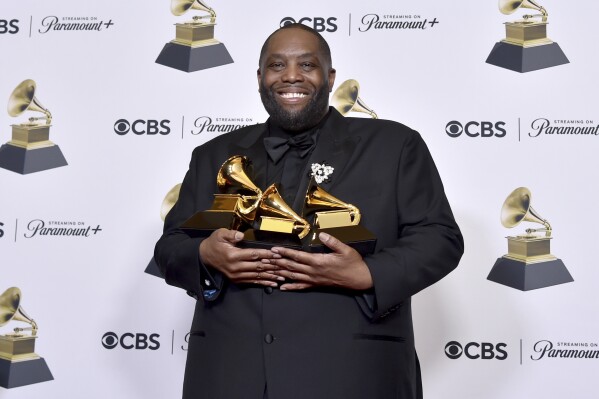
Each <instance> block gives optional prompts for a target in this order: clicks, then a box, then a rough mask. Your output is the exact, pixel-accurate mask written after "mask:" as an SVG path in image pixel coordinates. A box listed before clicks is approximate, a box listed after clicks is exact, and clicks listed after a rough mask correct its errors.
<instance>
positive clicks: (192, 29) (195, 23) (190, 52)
mask: <svg viewBox="0 0 599 399" xmlns="http://www.w3.org/2000/svg"><path fill="white" fill-rule="evenodd" d="M191 9H193V10H198V11H204V12H207V13H208V15H202V16H198V15H195V16H193V18H192V20H191V21H188V22H184V23H177V24H175V26H176V37H175V39H174V40H171V41H170V42H169V43H166V44H165V45H164V48H163V49H162V51H161V52H160V55H159V56H158V58H157V59H156V63H158V64H161V65H165V66H168V67H171V68H175V69H178V70H180V71H185V72H194V71H199V70H202V69H207V68H212V67H216V66H220V65H225V64H230V63H232V62H233V59H232V58H231V55H230V54H229V52H228V51H227V48H226V47H225V45H224V44H223V43H221V42H219V41H218V40H216V39H215V38H214V26H215V25H216V13H215V12H214V10H213V9H212V8H210V7H209V6H208V5H206V4H205V3H204V1H203V0H171V12H172V13H173V14H174V15H177V16H179V15H183V14H185V13H186V12H187V11H189V10H191Z"/></svg>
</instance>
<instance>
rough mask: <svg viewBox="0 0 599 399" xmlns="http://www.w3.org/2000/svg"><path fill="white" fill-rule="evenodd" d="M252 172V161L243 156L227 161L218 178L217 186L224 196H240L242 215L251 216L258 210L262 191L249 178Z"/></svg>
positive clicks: (233, 157)
mask: <svg viewBox="0 0 599 399" xmlns="http://www.w3.org/2000/svg"><path fill="white" fill-rule="evenodd" d="M250 172H251V162H250V160H249V159H248V158H247V157H245V156H241V155H234V156H232V157H230V158H229V159H227V160H226V161H225V162H224V163H223V165H222V166H221V167H220V169H219V171H218V174H217V176H216V184H217V185H218V189H219V190H220V192H221V193H223V194H233V195H235V194H238V195H240V196H241V198H240V201H239V202H238V210H239V212H240V213H241V214H242V215H249V214H250V213H252V212H254V211H255V210H256V207H257V206H258V202H259V200H260V197H261V196H262V190H260V188H259V187H258V186H256V185H255V184H254V182H252V180H251V179H250V178H249V177H248V174H249V173H250Z"/></svg>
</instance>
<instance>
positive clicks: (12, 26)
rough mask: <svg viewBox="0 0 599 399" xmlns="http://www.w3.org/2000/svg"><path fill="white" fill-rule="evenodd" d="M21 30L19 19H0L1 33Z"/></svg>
mask: <svg viewBox="0 0 599 399" xmlns="http://www.w3.org/2000/svg"><path fill="white" fill-rule="evenodd" d="M17 32H19V20H18V19H11V20H10V21H9V20H7V19H0V34H3V33H10V34H15V33H17Z"/></svg>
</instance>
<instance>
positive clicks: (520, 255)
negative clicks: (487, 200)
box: [487, 187, 574, 291]
mask: <svg viewBox="0 0 599 399" xmlns="http://www.w3.org/2000/svg"><path fill="white" fill-rule="evenodd" d="M523 221H525V222H532V223H539V224H542V225H543V227H542V228H538V229H530V228H529V229H527V230H526V234H524V235H518V236H515V237H507V244H508V253H507V254H506V255H503V256H502V257H501V258H499V259H497V261H496V262H495V265H494V266H493V269H491V272H490V273H489V276H488V277H487V279H488V280H491V281H494V282H496V283H499V284H503V285H507V286H508V287H512V288H516V289H519V290H521V291H529V290H534V289H537V288H543V287H549V286H551V285H557V284H563V283H569V282H571V281H574V279H573V278H572V276H571V275H570V273H569V272H568V269H566V266H565V265H564V262H562V261H561V259H558V258H556V257H555V256H553V255H552V254H551V251H550V248H549V243H550V240H551V238H552V237H551V225H550V224H549V222H548V221H547V220H546V219H543V218H542V217H541V216H540V215H539V214H538V213H537V211H535V210H534V208H533V207H532V205H531V193H530V190H529V189H528V188H526V187H519V188H517V189H515V190H514V191H512V193H511V194H510V195H509V196H508V197H507V199H506V200H505V202H504V203H503V207H502V208H501V224H502V225H503V226H504V227H507V228H512V227H516V226H518V225H519V224H520V223H521V222H523ZM538 232H545V234H544V235H538V234H534V233H538Z"/></svg>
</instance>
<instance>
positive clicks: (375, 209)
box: [155, 24, 463, 399]
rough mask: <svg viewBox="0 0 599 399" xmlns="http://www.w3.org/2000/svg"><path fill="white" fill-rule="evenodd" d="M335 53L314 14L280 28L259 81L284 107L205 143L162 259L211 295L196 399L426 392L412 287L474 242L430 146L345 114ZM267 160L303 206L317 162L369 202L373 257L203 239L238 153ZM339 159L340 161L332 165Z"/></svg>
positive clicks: (199, 293)
mask: <svg viewBox="0 0 599 399" xmlns="http://www.w3.org/2000/svg"><path fill="white" fill-rule="evenodd" d="M334 80H335V69H333V68H332V64H331V57H330V50H329V48H328V45H327V43H326V41H324V39H323V38H322V37H321V36H320V35H319V34H318V33H317V32H315V31H314V30H312V29H310V28H307V27H305V26H303V25H301V24H294V25H287V26H285V27H283V28H281V29H279V30H277V31H276V32H274V33H273V34H272V35H271V36H270V37H269V38H268V39H267V40H266V42H265V44H264V46H263V48H262V52H261V54H260V61H259V69H258V85H259V90H260V96H261V98H262V102H263V104H264V106H265V108H266V110H267V111H268V113H269V115H270V118H269V120H268V121H267V122H266V123H265V124H261V125H255V126H250V127H246V128H243V129H240V130H238V131H235V132H231V133H229V134H225V135H223V136H220V137H217V138H216V139H214V140H212V141H210V142H208V143H206V144H204V145H202V146H200V147H198V148H196V149H195V150H194V152H193V156H192V160H191V163H190V168H189V171H188V172H187V175H186V177H185V180H184V182H183V185H182V187H181V193H180V196H179V201H178V202H177V204H176V205H175V207H174V208H173V209H172V211H171V212H170V213H169V215H168V217H167V218H166V222H165V230H164V235H163V236H162V238H161V239H160V241H159V242H158V244H157V245H156V252H155V257H156V260H157V262H158V264H159V266H160V268H161V270H162V272H163V274H164V275H165V278H166V281H167V282H168V283H169V284H171V285H175V286H178V287H181V288H183V289H185V290H187V291H188V293H189V294H190V295H192V296H193V297H195V298H197V300H198V301H197V304H196V311H195V315H194V319H193V323H192V328H191V333H190V339H189V352H188V357H187V366H186V372H185V383H184V389H183V391H184V392H183V397H184V398H185V399H192V398H211V399H216V398H220V399H236V398H243V399H253V398H255V399H260V398H263V397H265V398H266V397H268V398H270V399H295V398H297V399H320V398H322V399H325V398H326V399H386V398H401V399H408V398H409V399H412V398H421V397H422V390H421V380H420V367H419V364H418V359H417V356H416V352H415V349H414V336H413V328H412V319H411V305H410V297H411V296H412V295H413V294H415V293H417V292H418V291H420V290H422V289H424V288H426V287H428V286H429V285H431V284H433V283H434V282H436V281H438V280H439V279H441V278H442V277H443V276H445V275H446V274H447V273H449V272H450V271H451V270H452V269H453V268H455V266H456V265H457V263H458V261H459V258H460V256H461V254H462V251H463V241H462V237H461V235H460V232H459V229H458V227H457V225H456V224H455V221H454V219H453V216H452V213H451V210H450V208H449V205H448V203H447V200H446V198H445V194H444V192H443V187H442V184H441V181H440V179H439V176H438V174H437V171H436V169H435V166H434V163H433V161H432V159H431V157H430V154H429V152H428V150H427V148H426V146H425V144H424V142H423V141H422V139H421V138H420V136H419V135H418V133H416V132H414V131H412V130H410V129H409V128H407V127H405V126H403V125H400V124H398V123H395V122H390V121H381V120H378V121H375V120H371V119H364V118H344V117H342V116H341V115H340V114H339V113H338V112H337V111H336V110H334V109H332V108H329V107H328V95H329V94H328V93H329V92H330V91H331V90H332V87H333V83H334ZM233 155H245V156H247V157H248V158H249V159H251V160H252V162H253V169H254V174H253V176H251V178H252V180H253V182H254V183H255V184H256V185H257V186H259V187H261V188H262V189H264V188H265V187H266V186H268V185H270V184H271V183H274V182H277V183H280V184H281V192H282V193H283V194H284V199H285V200H286V202H287V203H288V204H290V205H292V206H293V207H294V208H295V209H296V210H299V209H301V205H302V204H303V199H304V194H305V191H306V188H307V186H308V182H309V173H308V172H309V170H310V167H311V165H312V164H313V163H319V164H321V165H325V166H330V167H332V168H333V169H332V170H333V173H332V174H329V176H328V179H326V180H325V181H324V182H322V183H321V187H323V189H325V190H326V191H327V192H329V193H331V194H332V195H334V196H335V197H337V198H340V199H342V200H343V201H346V202H348V203H352V204H354V205H356V206H357V207H358V208H359V209H360V210H361V212H362V221H361V224H362V225H364V226H365V227H366V228H368V229H369V230H370V231H372V232H373V233H374V234H375V235H376V236H377V247H376V252H375V254H373V255H370V256H366V257H364V258H362V257H361V256H360V255H359V254H358V253H357V252H356V251H355V250H354V249H352V248H350V247H349V246H347V245H345V244H343V243H341V242H340V241H338V240H337V239H335V238H334V237H331V236H329V235H326V234H321V236H320V239H321V241H323V242H324V244H325V245H327V246H328V247H329V248H330V249H331V251H332V252H331V253H328V254H310V253H304V252H300V251H294V250H291V249H287V248H280V247H274V248H272V250H266V249H242V248H239V247H238V245H237V243H238V242H239V241H240V240H241V239H242V238H243V234H242V233H240V232H236V231H231V230H226V229H220V230H217V231H215V232H214V233H213V234H211V235H210V236H209V237H208V238H206V239H200V238H190V237H189V236H187V235H186V234H185V233H184V232H183V231H181V230H180V229H179V228H178V226H180V224H181V223H182V222H183V221H185V220H186V219H187V218H188V217H190V216H191V215H193V214H194V213H195V212H197V211H200V210H205V209H208V208H209V207H210V205H211V202H212V198H213V193H216V192H217V186H216V182H215V176H216V174H217V172H218V169H219V167H220V165H221V164H222V163H223V162H224V161H225V160H226V159H227V158H229V157H230V156H233ZM329 170H330V169H329Z"/></svg>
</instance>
